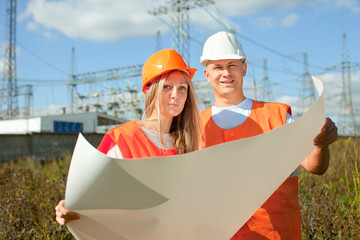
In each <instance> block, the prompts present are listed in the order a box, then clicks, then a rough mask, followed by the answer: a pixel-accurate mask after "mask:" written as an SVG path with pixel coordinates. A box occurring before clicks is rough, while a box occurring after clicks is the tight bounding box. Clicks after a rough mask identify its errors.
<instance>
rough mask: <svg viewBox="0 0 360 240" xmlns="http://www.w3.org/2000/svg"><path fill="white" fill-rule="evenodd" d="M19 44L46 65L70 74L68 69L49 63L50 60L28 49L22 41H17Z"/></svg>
mask: <svg viewBox="0 0 360 240" xmlns="http://www.w3.org/2000/svg"><path fill="white" fill-rule="evenodd" d="M16 43H17V44H18V45H19V46H21V47H22V48H23V49H24V50H26V51H27V52H28V53H30V54H31V55H33V56H34V57H35V58H37V59H38V60H39V61H40V62H42V63H44V64H45V65H48V66H49V67H51V68H53V69H54V70H56V71H58V72H60V73H63V74H65V75H69V73H67V72H66V71H64V70H62V69H60V68H58V67H56V66H54V65H53V64H51V63H49V62H48V61H46V60H44V59H43V58H42V57H40V56H39V55H37V54H36V53H34V52H33V51H31V50H30V49H28V48H27V47H25V46H24V45H23V44H22V43H20V42H19V41H17V42H16Z"/></svg>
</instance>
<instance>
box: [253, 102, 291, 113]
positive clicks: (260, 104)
mask: <svg viewBox="0 0 360 240" xmlns="http://www.w3.org/2000/svg"><path fill="white" fill-rule="evenodd" d="M252 101H253V109H254V108H267V109H279V110H281V109H283V110H285V111H289V110H290V109H291V108H290V106H289V105H287V104H285V103H280V102H263V101H257V100H252Z"/></svg>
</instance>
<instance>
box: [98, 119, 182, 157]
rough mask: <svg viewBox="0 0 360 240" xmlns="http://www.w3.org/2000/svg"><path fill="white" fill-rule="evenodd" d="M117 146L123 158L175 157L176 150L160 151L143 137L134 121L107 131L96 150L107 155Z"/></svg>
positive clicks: (143, 134)
mask: <svg viewBox="0 0 360 240" xmlns="http://www.w3.org/2000/svg"><path fill="white" fill-rule="evenodd" d="M115 145H118V147H119V148H120V151H121V153H122V155H123V157H124V158H144V157H156V156H171V155H176V150H174V149H171V150H164V149H160V148H158V147H157V146H155V144H154V143H153V142H152V141H151V140H150V139H149V138H148V137H147V136H146V135H145V133H144V132H143V131H142V130H141V128H140V127H139V125H138V124H137V123H136V122H135V121H130V122H127V123H124V124H122V125H119V126H117V127H115V128H113V129H111V130H110V131H108V132H107V133H106V134H105V135H104V138H103V140H102V141H101V143H100V145H99V147H98V150H99V151H100V152H102V153H104V154H107V153H108V151H109V150H111V149H112V148H113V147H114V146H115Z"/></svg>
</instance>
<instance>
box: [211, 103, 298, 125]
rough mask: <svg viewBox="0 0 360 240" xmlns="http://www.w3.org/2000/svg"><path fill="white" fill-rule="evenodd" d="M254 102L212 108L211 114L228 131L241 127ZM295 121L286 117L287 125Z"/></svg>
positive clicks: (290, 117)
mask: <svg viewBox="0 0 360 240" xmlns="http://www.w3.org/2000/svg"><path fill="white" fill-rule="evenodd" d="M252 105H253V101H252V100H251V99H249V98H246V99H245V100H244V101H242V102H241V103H239V104H237V105H233V106H229V107H215V106H212V107H211V114H212V117H213V119H214V122H215V123H216V125H218V126H219V127H221V128H222V129H225V130H228V129H231V128H234V127H237V126H240V125H241V124H243V123H244V122H245V120H246V119H247V118H248V117H249V115H250V112H251V109H252ZM293 121H294V119H293V117H292V116H291V115H290V114H287V116H286V123H290V122H293Z"/></svg>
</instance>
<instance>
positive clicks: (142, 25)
mask: <svg viewBox="0 0 360 240" xmlns="http://www.w3.org/2000/svg"><path fill="white" fill-rule="evenodd" d="M332 1H336V5H337V6H346V7H350V6H358V4H357V3H356V1H355V0H292V1H283V0H252V1H237V0H221V1H220V0H217V1H216V4H215V5H209V6H207V7H205V8H204V9H203V8H201V7H197V8H194V9H191V15H190V20H191V23H192V26H193V27H194V28H196V29H201V30H205V31H206V30H208V29H212V30H214V29H216V28H223V25H230V26H231V27H232V28H235V29H236V30H239V27H238V26H236V25H235V24H234V23H232V22H231V21H229V17H232V16H250V15H256V14H261V15H264V14H269V13H272V14H273V13H279V14H286V12H287V11H289V10H292V9H294V8H297V7H302V6H314V5H316V4H319V3H330V2H332ZM167 3H168V1H166V0H132V1H126V2H125V1H118V0H102V1H96V0H57V1H50V0H29V2H28V5H27V8H26V10H25V12H24V13H22V14H20V16H19V19H20V21H28V23H27V27H28V29H29V30H31V31H41V32H45V33H43V35H44V36H53V35H54V34H56V33H58V32H60V33H62V34H64V35H66V36H68V37H70V38H73V39H88V40H94V41H115V40H120V39H123V38H125V37H144V36H152V35H155V33H156V31H158V30H161V32H162V33H166V32H168V31H169V30H170V29H169V26H166V24H164V23H163V22H161V21H160V20H159V18H158V17H155V16H153V15H151V14H149V13H148V11H149V10H153V9H155V8H156V7H158V6H160V5H166V4H167ZM211 15H212V16H213V17H211ZM162 18H163V19H164V21H165V22H168V23H169V24H170V25H173V23H172V22H171V19H170V17H169V15H162ZM214 18H215V19H216V20H215V19H214ZM298 20H299V17H298V16H297V15H296V14H290V15H288V16H286V17H285V18H284V19H282V20H280V19H276V18H274V17H262V18H256V19H255V20H253V21H252V22H253V24H254V25H255V26H257V27H260V28H262V29H265V28H269V27H275V26H284V27H289V26H292V25H294V24H296V23H297V21H298ZM216 21H217V22H218V24H216ZM220 22H222V23H220Z"/></svg>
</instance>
